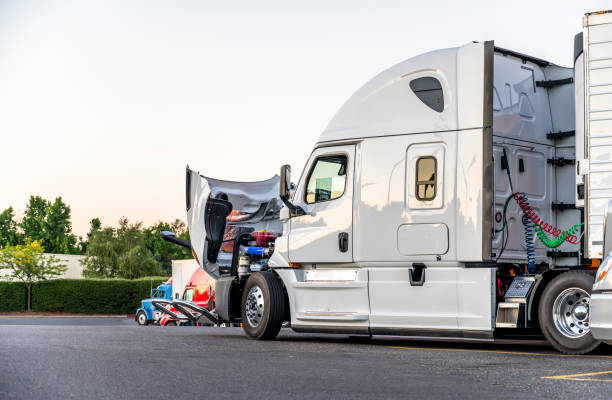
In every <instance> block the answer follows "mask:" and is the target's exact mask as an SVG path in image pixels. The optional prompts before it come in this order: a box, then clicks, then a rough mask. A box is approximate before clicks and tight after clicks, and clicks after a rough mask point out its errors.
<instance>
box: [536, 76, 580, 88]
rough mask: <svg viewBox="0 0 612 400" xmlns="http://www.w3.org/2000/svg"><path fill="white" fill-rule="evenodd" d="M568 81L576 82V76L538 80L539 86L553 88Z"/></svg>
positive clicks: (537, 84)
mask: <svg viewBox="0 0 612 400" xmlns="http://www.w3.org/2000/svg"><path fill="white" fill-rule="evenodd" d="M568 83H574V78H565V79H551V80H547V81H536V86H537V87H543V88H552V87H555V86H559V85H567V84H568Z"/></svg>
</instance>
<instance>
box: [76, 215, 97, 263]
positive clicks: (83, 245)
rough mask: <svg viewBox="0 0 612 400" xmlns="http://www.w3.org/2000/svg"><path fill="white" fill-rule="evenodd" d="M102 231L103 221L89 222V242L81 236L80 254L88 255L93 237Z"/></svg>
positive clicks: (94, 220)
mask: <svg viewBox="0 0 612 400" xmlns="http://www.w3.org/2000/svg"><path fill="white" fill-rule="evenodd" d="M101 229H102V221H100V218H97V217H96V218H93V219H92V220H91V221H89V232H88V233H87V240H83V237H82V236H79V250H80V251H79V252H80V254H86V253H87V246H88V245H89V242H91V238H92V236H93V235H94V234H95V233H96V232H98V231H100V230H101Z"/></svg>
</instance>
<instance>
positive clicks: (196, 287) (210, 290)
mask: <svg viewBox="0 0 612 400" xmlns="http://www.w3.org/2000/svg"><path fill="white" fill-rule="evenodd" d="M181 299H182V300H184V301H188V302H191V303H194V304H196V305H198V306H200V307H203V308H208V309H211V310H212V309H214V306H215V280H214V279H212V278H211V277H210V275H208V274H207V273H206V272H205V271H204V270H203V269H202V268H198V269H197V270H195V271H194V272H193V275H192V276H191V278H190V279H189V281H188V282H187V284H186V285H185V289H184V290H183V294H182V296H181ZM169 309H170V311H172V312H173V313H174V314H175V315H179V316H180V314H181V313H180V312H179V311H178V310H176V309H175V308H173V307H170V308H169ZM186 323H188V322H187V319H186V318H184V319H179V318H175V317H173V316H172V315H170V314H167V313H164V314H163V316H162V317H161V319H160V321H159V324H160V325H162V326H178V325H183V324H186Z"/></svg>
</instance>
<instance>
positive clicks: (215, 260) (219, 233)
mask: <svg viewBox="0 0 612 400" xmlns="http://www.w3.org/2000/svg"><path fill="white" fill-rule="evenodd" d="M279 187H280V178H279V176H278V175H275V176H273V177H272V178H270V179H268V180H265V181H259V182H232V181H223V180H219V179H213V178H208V177H205V176H202V175H200V174H199V173H198V172H196V171H193V170H191V169H189V166H187V172H186V208H187V224H188V226H189V236H190V240H191V249H192V252H193V255H194V257H195V258H196V261H197V262H198V264H199V265H200V266H201V267H202V268H203V269H204V270H205V271H206V272H208V274H209V275H210V276H212V277H213V278H214V279H217V278H219V266H220V264H222V263H223V262H225V263H226V264H227V262H228V257H224V261H222V260H220V256H219V252H220V251H221V245H222V244H223V241H224V233H225V228H226V226H227V225H234V226H239V227H251V228H252V229H253V230H261V229H268V230H273V231H277V232H278V231H279V230H280V231H282V224H281V222H280V220H279V215H278V214H279V211H280V209H281V207H282V202H281V200H280V198H279ZM227 240H228V239H225V241H227ZM231 261H232V260H231V256H229V263H230V264H231Z"/></svg>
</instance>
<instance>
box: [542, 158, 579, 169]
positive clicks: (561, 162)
mask: <svg viewBox="0 0 612 400" xmlns="http://www.w3.org/2000/svg"><path fill="white" fill-rule="evenodd" d="M546 162H547V163H549V164H552V165H554V166H555V167H563V166H565V165H570V164H572V165H573V164H576V160H574V159H573V158H563V157H559V158H549V159H547V160H546Z"/></svg>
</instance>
